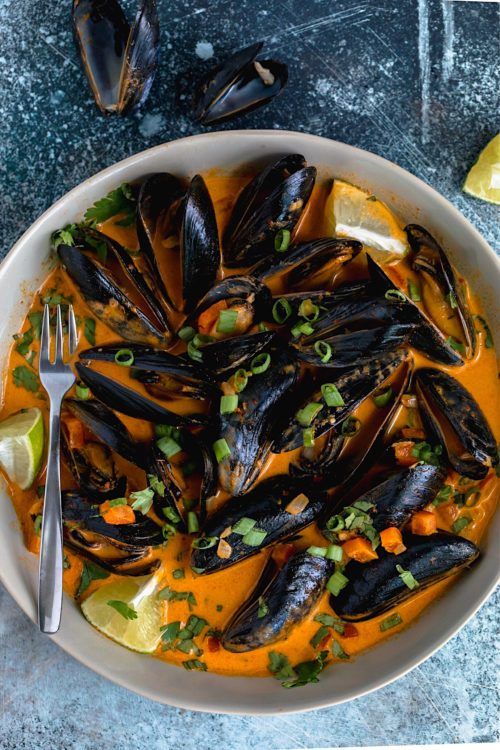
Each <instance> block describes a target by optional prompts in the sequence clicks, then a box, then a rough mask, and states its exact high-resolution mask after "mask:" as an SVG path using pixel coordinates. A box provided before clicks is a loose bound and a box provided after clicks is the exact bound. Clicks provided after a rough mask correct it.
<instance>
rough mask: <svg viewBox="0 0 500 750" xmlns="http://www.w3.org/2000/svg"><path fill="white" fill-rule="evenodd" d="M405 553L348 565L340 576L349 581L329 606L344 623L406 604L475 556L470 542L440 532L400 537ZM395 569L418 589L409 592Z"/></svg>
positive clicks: (477, 550) (476, 555)
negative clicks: (409, 576)
mask: <svg viewBox="0 0 500 750" xmlns="http://www.w3.org/2000/svg"><path fill="white" fill-rule="evenodd" d="M403 544H404V545H405V546H406V548H407V549H406V550H405V552H402V553H401V554H399V555H392V554H390V553H384V552H379V558H378V559H377V560H374V561H373V562H370V563H358V562H356V561H351V562H350V563H349V564H348V565H347V567H346V569H345V571H344V574H345V575H346V576H347V578H348V579H349V583H348V584H347V586H346V587H345V588H344V589H342V591H341V592H340V594H339V595H338V596H335V597H334V596H332V597H331V600H330V601H331V606H332V608H333V610H334V611H335V613H336V614H337V615H338V616H339V617H342V619H344V620H355V621H356V620H368V619H369V618H371V617H375V616H376V615H380V614H382V613H383V612H386V611H387V610H388V609H390V608H391V607H394V606H396V605H397V604H400V603H401V602H404V601H406V599H409V598H410V597H411V596H414V594H415V593H417V592H418V591H421V590H422V589H423V588H426V587H427V586H430V585H431V584H433V583H436V582H437V581H440V580H442V579H443V578H447V577H448V576H450V575H453V574H454V573H457V572H458V571H459V570H461V569H462V568H464V567H466V566H469V565H471V564H472V563H473V562H474V560H475V559H476V558H477V557H478V556H479V549H478V548H477V547H476V545H475V544H474V543H473V542H469V540H468V539H463V538H462V537H460V536H455V535H453V534H446V533H444V532H440V533H437V534H431V535H430V536H415V535H413V534H403ZM396 565H398V566H401V568H403V570H408V571H409V572H410V573H411V574H412V575H413V577H414V578H415V579H416V581H418V583H419V588H417V589H416V590H415V589H413V590H412V589H410V588H408V586H407V585H406V584H405V583H404V581H403V580H402V578H401V577H400V575H399V572H398V570H397V568H396Z"/></svg>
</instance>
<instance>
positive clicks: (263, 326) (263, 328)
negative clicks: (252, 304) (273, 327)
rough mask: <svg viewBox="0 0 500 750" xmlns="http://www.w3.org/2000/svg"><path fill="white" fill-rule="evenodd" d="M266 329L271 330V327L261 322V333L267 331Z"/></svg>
mask: <svg viewBox="0 0 500 750" xmlns="http://www.w3.org/2000/svg"><path fill="white" fill-rule="evenodd" d="M266 331H269V328H268V327H267V326H266V324H265V323H259V333H265V332H266Z"/></svg>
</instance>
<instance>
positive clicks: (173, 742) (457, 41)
mask: <svg viewBox="0 0 500 750" xmlns="http://www.w3.org/2000/svg"><path fill="white" fill-rule="evenodd" d="M70 5H71V4H70V2H69V0H65V1H64V2H63V0H51V1H50V2H49V0H0V89H1V91H2V96H1V97H0V118H1V120H0V121H1V124H2V127H1V137H0V141H1V142H0V190H1V198H0V212H1V221H0V251H1V252H2V253H4V252H5V251H7V250H8V249H9V248H10V247H11V245H12V244H13V242H14V241H15V240H16V239H17V238H18V237H19V236H20V235H21V234H22V232H23V231H24V230H25V229H26V228H27V227H28V226H29V225H30V223H31V222H32V221H33V220H34V219H35V218H36V217H37V216H39V215H40V213H41V212H42V211H43V210H45V209H46V208H47V207H48V206H50V205H51V203H52V202H53V201H54V200H55V199H56V198H58V197H59V196H61V195H62V194H63V193H65V192H66V191H67V190H69V189H70V188H72V187H74V186H75V185H77V184H78V183H79V182H81V181H82V180H83V179H84V178H86V177H88V176H90V175H92V174H94V173H95V172H97V171H99V170H100V169H102V168H103V167H106V166H108V165H110V164H112V163H113V162H115V161H117V160H119V159H122V158H123V157H126V156H129V155H130V154H133V153H135V152H137V151H140V150H142V149H144V148H147V147H149V146H153V145H155V144H157V143H161V142H163V141H166V140H170V139H174V138H178V137H181V136H184V135H190V134H192V133H196V132H199V128H198V127H197V126H195V125H194V124H193V123H192V121H191V120H190V119H189V117H188V116H187V115H186V113H185V112H184V111H183V108H182V107H183V106H184V104H185V102H184V103H183V101H182V100H181V101H180V102H179V103H178V104H176V98H177V97H178V95H179V85H178V84H179V79H180V78H182V76H183V74H185V73H186V72H187V71H191V72H192V71H196V70H198V69H199V70H200V71H202V70H204V69H206V67H207V65H210V64H212V62H213V59H210V60H207V61H204V60H203V59H202V58H203V57H206V56H207V55H210V54H211V53H212V51H213V55H214V59H217V58H219V57H220V56H223V55H224V54H226V53H227V52H229V51H231V50H233V49H235V48H237V47H241V46H243V45H245V44H248V43H250V42H252V41H254V40H255V39H257V38H260V39H264V40H265V42H266V45H267V47H266V49H267V51H268V52H269V53H271V54H272V55H273V56H276V57H279V58H281V59H283V60H285V61H286V62H287V63H288V64H289V67H290V83H289V86H288V88H287V89H286V91H285V92H284V94H283V95H282V97H281V98H279V99H278V100H276V101H275V102H274V103H273V105H271V106H270V107H268V108H267V109H264V110H261V111H258V112H256V113H254V114H252V115H250V116H248V117H246V118H244V119H240V120H235V121H234V123H231V124H229V125H226V126H224V127H226V128H230V127H238V128H243V127H246V128H261V127H262V128H269V127H271V128H285V129H290V130H302V131H308V132H312V133H316V134H318V135H323V136H327V137H330V138H335V139H338V140H342V141H346V142H347V143H351V144H353V145H356V146H360V147H361V148H365V149H368V150H370V151H374V152H376V153H378V154H380V155H382V156H384V157H386V158H388V159H391V160H393V161H395V162H397V163H398V164H400V165H401V166H402V167H404V168H406V169H408V170H410V171H411V172H413V173H414V174H416V175H418V176H419V177H421V178H422V179H423V180H425V181H426V182H428V183H429V184H431V185H433V186H434V187H435V188H437V189H438V190H439V191H440V192H441V193H442V194H443V195H445V196H446V197H447V198H449V199H450V200H451V201H452V202H453V203H454V204H455V205H456V206H457V207H458V208H459V209H460V210H461V211H462V212H463V213H464V214H465V215H466V216H467V217H468V218H469V219H470V220H471V221H472V222H473V224H475V226H476V227H477V228H478V229H479V230H480V231H481V232H482V234H483V235H484V236H485V237H486V239H488V240H489V241H490V242H491V244H493V246H494V247H496V248H497V249H498V247H499V245H500V230H499V225H498V209H497V208H495V207H493V206H489V205H487V204H484V203H480V202H478V201H475V200H474V199H471V198H467V197H466V196H464V195H463V194H461V192H460V186H461V184H462V181H463V179H464V176H465V174H466V172H467V169H468V167H469V166H470V164H471V163H472V162H473V161H474V159H475V158H476V156H477V154H478V152H479V151H480V149H481V148H482V147H483V146H484V145H485V143H486V142H487V141H488V140H489V139H490V138H491V137H492V136H493V135H494V134H495V127H496V121H497V120H498V90H499V80H498V78H499V69H498V52H499V49H498V21H499V6H498V4H496V3H494V2H490V3H482V2H450V1H449V0H372V1H370V2H369V1H368V0H366V1H365V2H363V0H358V1H357V2H356V0H336V2H329V0H283V1H282V2H277V1H276V0H269V2H267V3H263V2H259V0H240V1H239V2H235V1H229V0H218V1H217V0H212V2H208V0H199V2H195V1H194V0H171V1H169V2H167V0H159V6H160V13H161V20H162V49H161V67H160V70H159V74H158V76H157V78H156V81H155V83H154V86H153V89H152V92H151V96H150V98H149V100H148V102H147V103H146V105H145V106H144V107H143V109H142V110H141V111H139V112H136V113H135V114H133V115H132V116H130V117H128V118H127V119H123V120H119V119H106V118H104V117H102V116H100V115H99V114H98V113H97V110H96V108H95V106H94V104H93V101H92V98H91V96H90V93H89V90H88V88H87V83H86V80H85V78H84V76H83V74H82V71H81V68H80V65H79V60H78V58H77V55H76V51H75V47H74V44H73V38H72V31H71V25H70V18H69V8H70ZM130 5H131V6H132V5H133V3H131V4H130ZM497 603H498V599H497ZM496 627H497V626H496V620H495V599H492V600H490V602H489V603H488V604H487V605H485V606H484V607H483V608H482V610H481V611H480V613H479V614H478V615H477V616H476V617H475V618H474V619H473V621H472V622H471V623H469V625H468V626H467V627H465V628H464V629H463V630H462V632H461V633H460V634H459V635H458V636H456V637H455V638H454V639H453V640H452V641H451V642H450V643H449V644H448V645H447V646H446V647H445V648H443V649H442V650H441V651H440V652H439V653H438V654H436V655H435V656H434V657H433V658H432V659H430V660H429V661H428V662H426V663H425V664H424V665H423V666H421V667H420V668H418V669H416V670H414V671H413V672H412V673H411V674H409V675H408V676H407V677H405V678H403V679H402V680H400V681H398V682H397V683H396V684H394V685H391V686H389V687H387V688H385V689H383V690H380V691H379V692H377V693H376V694H373V695H372V696H369V697H367V698H363V699H360V700H358V701H355V702H353V703H351V704H349V705H347V706H340V707H338V708H333V709H329V710H325V711H321V712H316V713H312V714H308V715H296V716H289V717H287V716H284V717H278V718H271V717H268V718H241V719H237V718H235V717H224V716H216V715H212V716H208V715H204V716H202V715H199V714H195V713H192V712H185V711H179V710H176V709H170V708H168V707H164V706H159V705H156V704H154V703H151V702H150V701H147V700H145V699H142V698H140V697H138V696H135V695H132V694H131V693H128V692H127V691H125V690H123V689H121V688H118V687H115V686H114V685H111V684H110V683H108V682H106V681H105V680H103V679H102V678H100V677H98V676H96V675H95V674H93V673H92V672H90V671H89V670H88V669H86V668H84V667H82V666H80V665H79V664H78V663H77V662H75V661H74V660H73V659H71V658H70V657H68V656H67V655H66V654H64V653H63V652H62V651H61V650H60V649H58V648H57V647H56V646H54V645H53V644H52V643H51V642H50V641H48V640H47V639H46V638H43V637H41V636H40V635H39V634H38V632H37V631H36V630H35V628H34V626H33V625H32V624H31V623H30V622H29V621H28V620H27V618H26V617H25V616H24V615H23V614H22V613H21V612H20V610H19V609H18V607H17V605H15V604H14V602H13V601H12V600H11V599H10V597H9V596H8V595H7V594H6V593H5V592H4V590H3V589H1V588H0V747H1V748H2V750H14V749H15V750H21V749H22V748H28V749H29V750H32V749H36V750H45V748H47V750H58V749H59V748H61V749H62V748H64V749H66V748H68V749H69V748H71V750H87V749H88V750H94V749H95V748H99V749H100V750H108V748H109V749H111V748H121V749H123V750H128V749H129V748H130V749H134V750H135V749H137V750H143V748H148V749H150V750H160V749H161V750H164V749H166V748H177V747H181V746H182V747H184V748H186V750H191V748H195V747H196V748H203V749H204V748H209V747H210V748H211V747H221V748H224V750H233V748H234V749H236V748H238V750H239V749H240V748H266V749H267V748H270V749H271V748H297V747H301V748H302V747H313V746H314V747H328V746H345V745H359V746H362V745H371V744H377V745H383V744H389V743H395V742H397V743H417V744H424V743H442V742H460V741H473V742H474V741H476V742H477V741H493V740H496V739H498V737H499V726H498V720H497V717H498V714H499V712H498V693H497V690H496V688H497V682H496V679H495V664H494V658H493V657H494V653H493V645H492V644H493V640H494V634H495V632H496Z"/></svg>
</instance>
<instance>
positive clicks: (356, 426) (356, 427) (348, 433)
mask: <svg viewBox="0 0 500 750" xmlns="http://www.w3.org/2000/svg"><path fill="white" fill-rule="evenodd" d="M360 429H361V421H360V420H359V419H358V418H357V417H347V419H344V421H343V422H342V426H341V428H340V433H341V435H343V437H354V435H357V434H358V432H359V431H360Z"/></svg>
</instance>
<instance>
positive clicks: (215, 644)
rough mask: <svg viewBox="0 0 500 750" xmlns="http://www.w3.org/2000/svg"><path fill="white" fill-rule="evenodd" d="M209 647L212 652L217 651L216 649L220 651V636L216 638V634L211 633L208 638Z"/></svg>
mask: <svg viewBox="0 0 500 750" xmlns="http://www.w3.org/2000/svg"><path fill="white" fill-rule="evenodd" d="M207 648H208V650H209V651H211V652H212V653H215V652H216V651H219V649H220V641H219V639H218V638H216V637H215V636H214V635H209V636H208V638H207Z"/></svg>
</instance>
